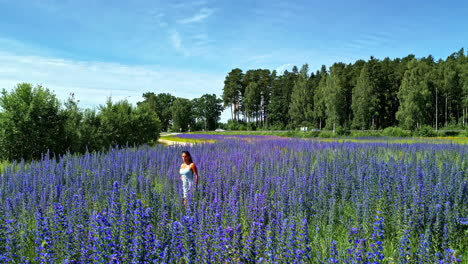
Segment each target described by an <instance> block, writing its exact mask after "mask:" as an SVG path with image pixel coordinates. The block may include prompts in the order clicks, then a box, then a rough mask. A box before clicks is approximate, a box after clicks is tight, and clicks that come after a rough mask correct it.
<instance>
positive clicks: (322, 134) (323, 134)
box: [318, 131, 336, 138]
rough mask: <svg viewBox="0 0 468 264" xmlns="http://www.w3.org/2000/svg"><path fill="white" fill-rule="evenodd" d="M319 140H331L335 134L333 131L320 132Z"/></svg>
mask: <svg viewBox="0 0 468 264" xmlns="http://www.w3.org/2000/svg"><path fill="white" fill-rule="evenodd" d="M318 137H319V138H333V137H336V133H335V132H333V131H322V132H320V134H318Z"/></svg>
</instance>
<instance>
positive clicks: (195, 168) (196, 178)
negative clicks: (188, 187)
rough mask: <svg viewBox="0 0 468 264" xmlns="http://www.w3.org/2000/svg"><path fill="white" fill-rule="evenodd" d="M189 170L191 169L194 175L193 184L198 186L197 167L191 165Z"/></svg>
mask: <svg viewBox="0 0 468 264" xmlns="http://www.w3.org/2000/svg"><path fill="white" fill-rule="evenodd" d="M191 169H192V171H193V173H194V174H195V184H198V170H197V166H196V165H195V164H194V163H192V166H191Z"/></svg>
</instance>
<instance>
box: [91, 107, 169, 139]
mask: <svg viewBox="0 0 468 264" xmlns="http://www.w3.org/2000/svg"><path fill="white" fill-rule="evenodd" d="M100 110H101V111H100V113H99V120H100V127H99V132H100V137H101V139H102V142H103V146H104V147H107V146H116V145H117V146H125V145H127V144H128V145H141V144H148V143H149V144H151V143H153V142H154V141H156V140H157V139H158V137H159V132H160V128H161V124H160V121H159V118H158V116H157V115H156V113H155V112H154V111H152V110H151V106H150V105H149V104H147V103H142V104H140V105H138V107H137V108H136V109H135V108H134V107H133V106H132V105H131V104H130V103H129V102H128V101H127V100H122V101H118V102H116V103H113V102H112V100H111V99H110V98H109V99H108V100H107V103H106V105H104V106H101V107H100Z"/></svg>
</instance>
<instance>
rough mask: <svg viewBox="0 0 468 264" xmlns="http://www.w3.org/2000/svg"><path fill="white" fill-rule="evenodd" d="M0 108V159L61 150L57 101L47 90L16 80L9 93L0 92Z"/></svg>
mask: <svg viewBox="0 0 468 264" xmlns="http://www.w3.org/2000/svg"><path fill="white" fill-rule="evenodd" d="M0 108H1V109H2V114H1V120H0V125H1V126H0V135H1V138H2V140H1V142H0V144H1V145H0V151H2V153H1V154H2V157H3V158H4V159H8V160H19V159H25V160H31V159H38V158H41V155H42V154H43V153H46V152H47V151H50V152H52V153H55V154H59V153H61V152H63V150H62V146H61V145H60V141H59V140H57V139H59V138H61V137H62V134H63V119H62V118H61V116H60V115H59V110H60V104H59V101H58V100H57V98H56V97H55V95H54V94H53V93H52V92H50V91H49V89H47V88H43V87H42V86H40V85H39V86H35V87H34V88H33V86H32V85H31V84H29V83H20V84H18V85H17V86H16V87H15V88H14V90H13V91H11V92H7V91H6V90H3V91H2V95H1V97H0Z"/></svg>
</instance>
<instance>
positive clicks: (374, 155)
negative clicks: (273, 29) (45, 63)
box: [0, 135, 468, 263]
mask: <svg viewBox="0 0 468 264" xmlns="http://www.w3.org/2000/svg"><path fill="white" fill-rule="evenodd" d="M185 137H186V138H193V139H205V140H216V142H215V143H200V144H194V145H192V146H185V147H184V146H180V145H175V146H163V145H157V146H156V147H139V148H128V149H111V150H110V151H108V152H105V153H104V152H103V153H94V154H86V155H65V156H63V157H60V158H52V157H49V156H45V157H44V159H43V160H42V161H37V162H32V163H28V164H26V163H13V164H11V165H5V167H4V168H3V171H1V180H0V202H1V203H2V206H1V208H0V210H1V214H0V263H459V262H465V263H466V261H467V257H468V256H466V255H467V254H468V240H467V237H468V219H467V217H468V186H467V180H468V145H456V144H429V143H414V144H407V143H392V144H388V143H356V142H320V141H311V140H302V139H289V138H280V137H273V136H245V137H241V136H229V137H228V136H221V135H203V136H200V135H186V136H185ZM182 150H189V151H190V152H191V153H192V156H193V158H194V162H195V163H196V164H197V166H198V170H199V174H200V183H199V186H198V187H197V189H196V191H195V192H194V193H193V196H191V197H189V202H188V206H187V208H184V207H183V206H182V203H181V196H182V186H181V182H180V179H179V175H178V170H179V165H180V163H181V162H182V160H181V158H180V152H181V151H182Z"/></svg>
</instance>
